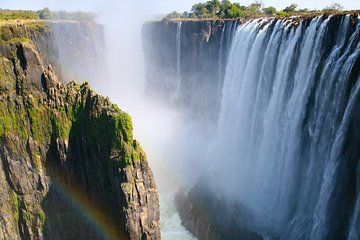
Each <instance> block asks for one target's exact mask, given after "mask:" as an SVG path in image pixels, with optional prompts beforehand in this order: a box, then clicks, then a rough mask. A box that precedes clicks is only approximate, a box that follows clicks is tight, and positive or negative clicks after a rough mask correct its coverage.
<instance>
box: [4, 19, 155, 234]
mask: <svg viewBox="0 0 360 240" xmlns="http://www.w3.org/2000/svg"><path fill="white" fill-rule="evenodd" d="M39 27H40V28H39V29H41V30H39V29H38V28H33V27H29V26H26V25H23V26H20V28H21V29H26V31H27V32H25V33H22V34H21V33H19V36H21V37H20V38H19V37H14V35H12V37H10V38H9V39H3V41H2V44H1V45H0V53H1V54H0V159H1V161H0V186H1V187H0V199H1V201H0V222H1V227H0V239H160V227H159V203H158V194H157V190H156V186H155V181H154V178H153V175H152V172H151V170H150V168H149V166H148V163H147V160H146V155H145V153H144V152H143V151H142V150H141V147H140V145H139V143H138V142H137V141H136V140H134V139H133V135H132V123H131V118H130V117H129V115H127V114H126V113H125V112H123V111H121V110H120V109H119V108H118V107H117V106H116V105H114V104H112V103H111V102H110V101H109V99H107V98H104V97H102V96H99V95H97V94H96V93H95V92H94V91H93V90H92V89H91V88H90V87H89V85H88V84H87V83H83V84H79V83H76V82H70V83H68V84H64V83H62V82H61V81H59V80H58V79H62V78H61V77H59V78H58V76H57V75H58V74H57V72H56V70H55V67H56V66H57V65H56V51H54V52H53V53H54V55H53V56H51V54H50V53H51V52H52V50H54V48H52V46H54V45H53V44H54V43H50V42H49V43H48V42H46V41H47V40H46V39H49V38H48V37H47V36H49V35H51V31H50V29H49V28H48V27H46V26H45V25H40V26H39ZM4 28H9V29H11V30H10V31H11V33H12V34H14V29H17V28H18V26H5V27H2V28H1V30H3V29H4ZM39 39H41V40H39ZM50 40H51V39H50ZM52 57H54V58H52ZM52 61H55V66H51V65H49V63H51V62H52Z"/></svg>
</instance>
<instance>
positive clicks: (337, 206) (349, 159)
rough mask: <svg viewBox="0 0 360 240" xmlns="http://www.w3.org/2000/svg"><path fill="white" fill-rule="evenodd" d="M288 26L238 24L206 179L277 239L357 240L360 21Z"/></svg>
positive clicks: (350, 19)
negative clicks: (210, 174) (210, 169)
mask: <svg viewBox="0 0 360 240" xmlns="http://www.w3.org/2000/svg"><path fill="white" fill-rule="evenodd" d="M295 21H296V20H289V19H286V20H276V19H256V20H251V21H248V22H246V23H244V24H242V25H240V26H239V27H238V29H237V31H236V33H235V36H234V39H233V41H232V46H231V50H230V55H229V59H228V63H227V67H226V72H225V79H224V83H223V90H222V96H223V97H222V101H221V110H220V116H219V126H218V137H217V139H216V143H215V145H216V146H218V147H217V150H216V151H217V152H216V153H214V152H212V154H211V155H212V156H211V157H210V158H211V159H215V160H214V161H213V162H212V164H213V166H214V167H213V174H215V175H216V179H217V181H218V184H219V185H220V186H227V187H225V188H223V187H222V188H221V189H222V191H223V192H222V193H223V194H224V195H225V196H227V197H228V199H234V200H236V201H239V202H241V203H242V204H243V205H244V206H246V207H248V208H249V209H250V210H251V211H252V212H253V213H254V216H255V218H256V222H258V223H259V226H261V227H266V228H269V229H272V231H274V232H276V233H277V234H278V235H279V236H280V238H281V239H299V240H300V239H314V240H321V239H324V240H325V239H349V240H353V239H359V224H360V223H359V222H360V221H359V219H360V211H359V208H360V207H359V206H360V191H359V190H360V189H359V182H360V175H359V170H358V169H359V168H360V167H359V166H360V165H359V159H360V152H359V150H357V149H358V146H357V145H356V144H358V142H356V141H357V140H359V139H360V137H359V136H358V135H359V131H360V126H359V124H358V123H357V122H356V119H357V121H358V119H359V115H360V113H359V112H360V110H359V104H360V96H359V94H360V79H359V71H360V56H359V55H360V41H359V40H360V38H359V28H360V24H359V22H360V21H359V18H356V17H354V16H350V15H346V16H344V15H343V16H340V15H339V16H329V17H325V16H320V17H317V18H313V19H310V20H309V19H306V20H302V21H300V22H295ZM356 131H357V132H356ZM219 161H224V163H225V164H226V167H221V168H219V167H218V164H219V163H218V162H219ZM219 185H218V186H219Z"/></svg>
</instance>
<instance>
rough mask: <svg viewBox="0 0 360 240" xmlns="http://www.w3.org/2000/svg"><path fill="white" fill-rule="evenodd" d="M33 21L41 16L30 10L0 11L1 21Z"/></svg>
mask: <svg viewBox="0 0 360 240" xmlns="http://www.w3.org/2000/svg"><path fill="white" fill-rule="evenodd" d="M24 19H28V20H33V19H39V15H38V14H37V13H36V12H34V11H29V10H26V11H24V10H7V9H0V20H24Z"/></svg>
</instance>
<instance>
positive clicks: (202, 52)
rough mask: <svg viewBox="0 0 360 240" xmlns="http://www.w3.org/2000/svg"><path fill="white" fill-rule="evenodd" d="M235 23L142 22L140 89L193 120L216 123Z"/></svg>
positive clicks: (217, 21) (215, 21) (236, 23)
mask: <svg viewBox="0 0 360 240" xmlns="http://www.w3.org/2000/svg"><path fill="white" fill-rule="evenodd" d="M238 24H239V22H238V21H221V20H214V21H183V22H177V21H167V20H163V21H160V22H148V23H145V24H144V26H143V34H142V35H143V49H144V55H145V67H146V84H147V88H146V90H147V91H148V92H149V93H150V94H151V95H155V96H160V97H161V98H162V99H165V100H168V101H170V102H171V103H173V104H175V105H176V106H179V107H181V108H183V109H185V111H188V112H190V113H191V114H189V115H191V116H193V117H195V118H200V119H202V120H204V119H217V115H218V110H219V106H220V98H221V89H222V84H223V78H224V75H225V66H226V62H227V59H228V52H229V49H230V45H231V42H232V38H233V34H234V31H235V29H236V27H237V25H238Z"/></svg>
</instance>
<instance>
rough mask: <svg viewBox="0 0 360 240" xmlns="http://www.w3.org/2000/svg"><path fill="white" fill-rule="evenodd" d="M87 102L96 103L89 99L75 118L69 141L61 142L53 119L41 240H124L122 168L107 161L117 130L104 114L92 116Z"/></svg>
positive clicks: (47, 160)
mask: <svg viewBox="0 0 360 240" xmlns="http://www.w3.org/2000/svg"><path fill="white" fill-rule="evenodd" d="M89 101H94V100H92V99H91V98H90V97H88V98H87V100H86V104H85V105H84V106H81V107H80V108H79V109H78V110H77V111H76V113H75V114H74V122H73V123H72V126H71V129H70V134H69V141H68V142H67V141H65V140H61V139H60V138H59V131H58V127H57V124H56V122H55V120H52V129H53V131H52V136H51V145H50V148H49V150H48V152H47V156H46V171H47V175H48V176H50V178H51V181H50V186H49V191H48V193H47V195H46V196H45V197H44V200H43V201H42V204H41V206H42V209H43V210H44V213H45V219H46V220H45V224H44V228H43V234H44V238H45V239H128V237H125V234H124V232H125V229H124V227H125V219H124V214H123V206H121V203H123V202H125V201H123V198H124V195H123V193H122V192H121V187H120V183H121V182H122V179H119V178H120V177H121V175H120V174H119V170H118V169H119V168H120V166H117V167H114V166H112V165H114V164H115V163H114V162H112V161H109V159H110V155H111V147H112V142H113V139H114V137H115V135H114V133H115V131H114V129H112V128H113V126H112V124H111V122H109V121H111V118H110V117H109V116H107V115H106V114H104V113H101V114H100V116H99V117H98V118H93V117H92V116H91V108H92V106H93V104H94V103H93V102H89Z"/></svg>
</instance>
